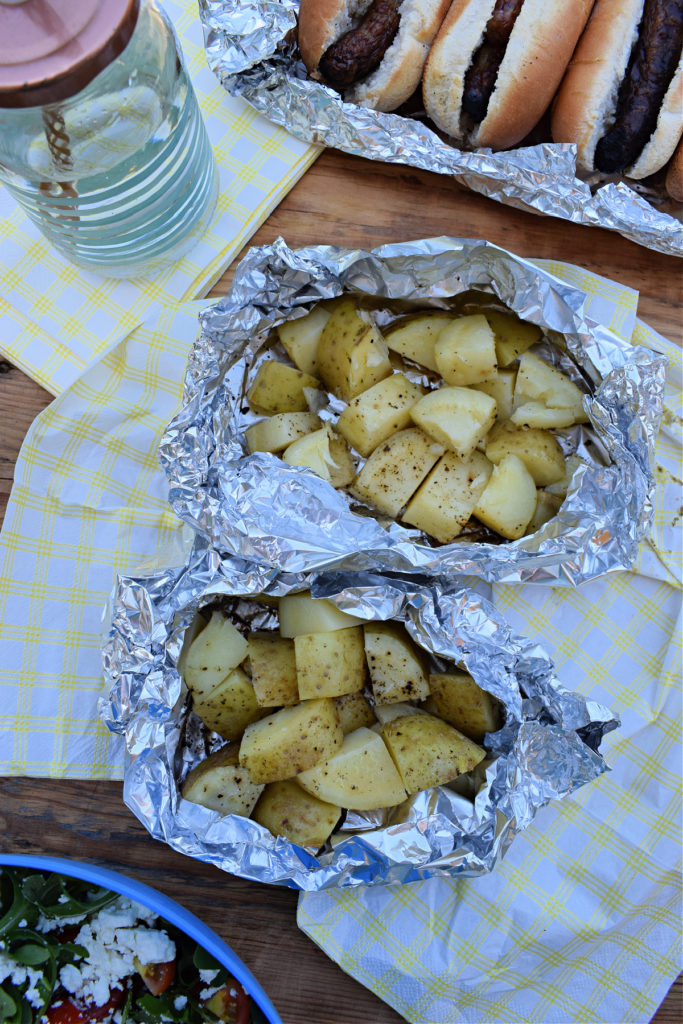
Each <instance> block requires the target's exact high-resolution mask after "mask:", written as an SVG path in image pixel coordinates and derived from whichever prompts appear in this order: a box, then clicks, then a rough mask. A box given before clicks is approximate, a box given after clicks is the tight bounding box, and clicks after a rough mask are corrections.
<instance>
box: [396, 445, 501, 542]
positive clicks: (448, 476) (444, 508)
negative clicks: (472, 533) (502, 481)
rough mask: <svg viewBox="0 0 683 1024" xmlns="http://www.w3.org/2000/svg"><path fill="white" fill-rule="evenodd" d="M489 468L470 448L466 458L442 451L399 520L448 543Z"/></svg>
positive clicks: (467, 514) (468, 513) (470, 508)
mask: <svg viewBox="0 0 683 1024" xmlns="http://www.w3.org/2000/svg"><path fill="white" fill-rule="evenodd" d="M491 469H492V466H491V463H490V462H489V460H488V459H487V458H486V456H485V455H482V453H481V452H477V451H475V452H472V454H471V456H470V457H469V459H467V460H466V461H463V460H462V459H461V458H460V457H459V456H458V455H456V454H455V452H446V453H445V454H444V455H442V456H441V458H440V459H439V461H438V462H437V464H436V466H435V467H434V469H433V470H432V471H431V473H430V474H429V476H428V477H427V479H426V480H425V481H424V483H423V484H421V485H420V487H419V488H418V490H417V491H416V492H415V494H414V495H413V497H412V498H411V499H410V501H409V502H408V505H407V506H406V509H405V512H404V513H403V516H402V519H403V521H404V522H406V523H409V524H410V525H411V526H415V527H417V529H418V530H422V531H423V532H424V533H427V534H429V536H430V537H434V538H435V539H436V540H438V541H440V542H441V543H442V544H450V542H451V541H453V540H455V538H456V537H457V536H458V534H459V533H460V532H461V530H462V528H463V526H465V524H466V523H467V521H468V520H469V518H470V516H471V515H472V511H473V509H474V506H475V505H476V503H477V501H478V500H479V495H480V494H481V492H482V491H483V490H484V487H485V486H486V484H487V482H488V479H489V477H490V475H491Z"/></svg>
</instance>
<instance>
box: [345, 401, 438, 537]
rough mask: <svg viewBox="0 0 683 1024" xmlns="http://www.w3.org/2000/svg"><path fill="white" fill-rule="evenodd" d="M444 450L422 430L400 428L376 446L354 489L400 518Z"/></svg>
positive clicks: (364, 498) (378, 506)
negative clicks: (401, 512) (407, 503)
mask: <svg viewBox="0 0 683 1024" xmlns="http://www.w3.org/2000/svg"><path fill="white" fill-rule="evenodd" d="M418 404H419V403H418ZM442 454H443V446H442V445H441V444H439V443H438V442H435V441H434V440H433V439H432V438H431V437H428V436H427V434H425V433H423V432H422V431H421V430H418V429H416V428H415V427H410V428H408V429H407V430H399V431H397V432H396V433H395V434H392V436H391V437H390V438H388V440H386V441H383V442H382V444H381V445H380V446H379V447H378V448H375V450H374V452H373V453H372V455H371V456H370V458H369V459H368V460H367V462H366V463H365V465H364V466H363V468H362V469H361V471H360V473H359V474H358V476H357V477H356V479H355V480H354V482H353V485H352V488H351V490H352V493H353V494H354V495H355V496H356V497H357V498H360V500H361V501H365V502H367V503H368V504H369V505H373V506H374V507H375V508H376V509H378V510H379V511H380V512H383V513H384V515H387V516H391V517H392V518H394V519H396V518H397V517H398V514H399V512H400V511H401V509H402V508H403V506H404V505H405V504H406V502H407V501H408V500H409V499H410V497H411V496H412V495H413V494H414V492H415V491H416V489H417V488H418V487H419V485H420V484H421V483H422V481H423V480H424V478H425V477H426V475H427V473H428V472H429V470H430V469H431V468H432V466H433V465H434V463H435V462H436V460H437V459H438V458H439V456H440V455H442Z"/></svg>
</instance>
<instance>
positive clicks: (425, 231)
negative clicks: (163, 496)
mask: <svg viewBox="0 0 683 1024" xmlns="http://www.w3.org/2000/svg"><path fill="white" fill-rule="evenodd" d="M436 235H456V236H461V237H476V238H486V239H488V240H489V241H491V242H495V243H497V244H499V245H501V246H504V247H505V248H508V249H510V250H511V251H513V252H515V253H517V254H519V255H521V256H528V257H539V258H548V259H560V260H565V261H567V262H570V263H576V264H579V265H582V266H585V267H587V268H589V269H590V270H593V271H595V272H596V273H599V274H603V275H604V276H606V277H611V278H614V279H615V280H618V281H622V282H623V283H625V284H628V285H630V286H631V287H633V288H636V289H638V290H639V292H640V302H639V307H638V313H639V316H641V317H642V319H644V320H645V321H646V322H648V323H649V324H650V325H651V326H652V327H654V328H655V329H656V330H658V331H660V332H661V333H662V334H664V335H665V336H667V337H668V338H669V339H670V340H672V341H674V342H675V343H677V344H679V345H680V344H683V321H682V320H681V315H680V305H681V297H682V295H681V288H682V277H681V263H680V261H678V260H676V259H674V258H672V257H666V256H660V255H658V254H657V253H652V252H650V251H648V250H646V249H643V248H641V247H640V246H637V245H635V244H634V243H632V242H628V241H626V240H625V239H623V238H621V237H620V236H618V235H615V234H612V233H610V232H606V231H602V230H599V229H594V228H586V227H579V226H576V225H571V224H567V223H565V222H563V221H559V220H557V221H556V220H551V219H548V218H543V217H540V216H535V215H533V214H527V213H522V212H520V211H516V210H512V209H510V208H507V207H503V206H501V205H500V204H498V203H495V202H493V201H492V200H489V199H486V198H484V197H482V196H478V195H476V194H474V193H471V192H468V191H466V190H464V189H462V188H460V187H459V186H458V185H456V184H455V183H454V182H452V181H451V180H450V179H448V178H444V177H442V176H440V175H436V174H431V173H429V172H426V171H417V170H414V169H412V168H404V167H392V166H387V165H383V164H377V163H374V162H371V161H366V160H361V159H359V158H356V157H350V156H346V155H344V154H340V153H336V152H332V151H328V152H325V153H324V154H322V156H321V157H320V158H319V159H318V161H317V162H316V164H315V165H314V166H313V167H312V168H311V170H310V171H308V172H307V174H306V175H305V176H304V177H303V179H302V180H301V181H300V182H299V183H298V184H297V185H296V186H295V188H294V189H293V190H292V191H291V192H290V194H289V195H288V196H287V197H286V198H285V199H284V201H283V202H282V203H281V204H280V206H279V207H278V208H277V209H276V210H275V211H274V213H273V214H272V215H271V216H270V218H269V219H268V221H267V222H266V223H265V224H264V225H263V226H262V227H261V229H260V230H259V231H258V232H257V234H256V235H255V237H254V238H253V239H252V242H251V243H250V244H252V245H263V244H267V243H270V242H272V241H273V240H274V239H275V238H277V237H278V236H281V237H283V238H284V239H285V241H286V242H287V243H288V244H289V245H290V246H292V247H298V246H303V245H311V244H320V243H326V244H333V245H339V246H358V247H362V248H373V247H375V246H377V245H381V244H384V243H388V242H400V241H405V240H407V239H413V238H423V237H429V236H436ZM234 267H235V264H233V266H232V267H231V268H229V270H228V271H227V272H226V274H225V275H224V276H223V278H222V279H221V280H220V281H219V282H218V284H217V285H216V286H215V287H214V288H213V290H212V293H211V294H212V295H214V296H219V295H223V294H224V293H225V291H226V290H227V288H228V286H229V284H230V282H231V280H232V277H233V274H234ZM50 400H51V396H50V395H49V394H48V393H47V392H46V391H43V390H42V389H41V388H40V387H38V385H36V384H35V383H33V382H32V381H30V380H29V379H28V378H27V377H25V376H24V375H23V374H22V373H21V372H20V371H19V370H17V369H15V368H13V367H9V366H8V365H7V364H0V424H2V428H1V429H0V520H1V517H2V515H3V514H4V510H5V507H6V503H7V498H8V495H9V490H10V486H11V480H12V474H13V468H14V464H15V462H16V458H17V454H18V451H19V448H20V445H21V442H22V440H23V437H24V435H25V433H26V431H27V429H28V427H29V426H30V424H31V422H32V421H33V419H34V418H35V416H37V415H38V413H39V412H40V411H41V410H42V409H43V408H45V406H46V405H47V404H48V403H49V401H50ZM0 851H2V852H13V853H19V852H27V853H29V852H30V853H42V854H50V855H55V856H60V855H64V856H78V857H80V858H83V859H85V860H88V861H94V862H97V863H100V864H102V865H104V866H106V867H109V868H113V869H114V870H120V871H123V872H124V873H126V874H129V875H131V876H132V877H135V878H138V879H140V880H141V881H143V882H147V883H148V884H151V885H153V886H154V887H155V888H158V889H160V890H161V891H162V892H164V893H166V894H167V895H169V896H172V897H175V898H178V899H179V901H180V902H181V903H183V905H185V906H186V907H187V908H188V909H189V910H192V911H193V912H194V913H196V914H197V915H198V916H199V917H200V918H202V920H204V921H206V923H207V924H209V925H210V926H211V927H212V928H214V929H215V930H216V931H217V932H218V934H219V935H220V936H221V937H222V938H224V939H225V940H226V941H227V942H228V943H229V944H230V945H231V946H232V947H233V948H234V950H235V952H236V953H237V954H238V955H239V956H240V957H242V959H243V960H244V961H245V963H246V964H247V966H248V967H249V968H250V969H251V970H252V971H253V972H254V974H255V975H256V977H257V978H258V979H259V980H260V981H261V982H262V984H263V985H264V987H265V988H266V989H267V991H268V992H269V993H270V995H271V996H272V998H273V1000H274V1002H275V1004H276V1006H277V1007H278V1009H279V1010H280V1013H281V1014H282V1017H283V1020H284V1021H285V1024H304V1022H305V1024H370V1022H373V1024H394V1022H398V1021H400V1020H401V1019H402V1018H400V1017H399V1016H398V1014H396V1013H395V1012H394V1011H393V1010H391V1009H390V1008H389V1007H388V1006H387V1005H386V1004H384V1003H383V1002H382V1001H381V1000H379V999H378V998H376V997H375V996H374V995H372V993H371V992H369V991H368V990H366V989H365V988H363V987H362V986H361V985H359V984H358V983H357V982H355V981H354V980H353V979H351V978H350V977H348V976H347V975H346V974H344V973H343V971H342V970H341V969H340V968H339V967H337V965H336V964H334V963H333V962H332V961H331V960H329V959H328V958H327V957H326V956H325V955H324V954H323V953H322V952H321V951H320V950H319V949H318V948H317V947H316V946H315V945H314V944H313V943H312V942H310V941H309V940H308V939H307V938H306V937H305V936H304V935H303V934H302V933H301V932H300V931H299V930H298V928H297V926H296V902H297V894H296V893H295V892H293V891H290V890H287V889H282V888H280V887H275V886H267V885H262V884H258V883H252V882H247V881H244V880H243V879H239V878H233V877H232V876H229V875H225V874H224V873H222V872H220V871H219V870H218V869H216V868H213V867H211V866H209V865H205V864H201V863H198V862H197V861H194V860H193V859H191V858H189V857H185V856H183V855H182V854H179V853H176V852H175V851H173V850H171V849H170V847H168V846H167V845H166V844H164V843H161V842H157V841H155V840H154V839H152V838H151V837H150V836H149V835H148V833H147V832H146V830H145V829H144V828H143V826H142V825H141V824H139V823H138V822H137V820H136V819H135V818H134V817H133V816H132V814H131V813H130V811H129V810H128V809H127V808H126V807H125V805H124V804H123V801H122V794H121V785H120V784H118V783H105V782H77V781H65V780H45V779H29V778H21V779H18V778H13V779H1V780H0ZM682 1016H683V985H682V984H681V980H680V979H679V980H678V981H677V982H676V983H675V984H674V986H672V989H671V991H670V992H669V994H668V995H667V997H666V998H665V1000H664V1002H663V1004H662V1006H661V1008H660V1009H659V1011H658V1012H657V1014H656V1015H655V1017H654V1018H653V1021H654V1022H655V1024H674V1022H675V1024H678V1022H679V1021H680V1020H681V1017H682ZM548 1024H551V1022H548ZM609 1024H616V1022H609Z"/></svg>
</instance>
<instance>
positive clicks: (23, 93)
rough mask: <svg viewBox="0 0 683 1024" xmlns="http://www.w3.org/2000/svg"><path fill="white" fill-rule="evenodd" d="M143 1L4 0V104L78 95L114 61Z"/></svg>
mask: <svg viewBox="0 0 683 1024" xmlns="http://www.w3.org/2000/svg"><path fill="white" fill-rule="evenodd" d="M139 7H140V0H78V2H77V3H74V0H0V107H35V106H43V105H47V104H50V103H58V102H60V101H61V100H64V99H67V97H69V96H73V95H75V94H76V93H77V92H80V90H81V89H83V88H85V86H86V85H87V84H88V83H89V82H91V81H92V79H93V78H95V76H96V75H98V74H99V73H100V71H103V70H104V68H106V67H107V65H108V64H110V63H111V62H112V61H113V60H115V59H116V58H117V57H118V56H119V54H120V53H121V52H122V50H123V49H124V48H125V46H126V44H127V43H128V41H129V39H130V37H131V36H132V34H133V30H134V28H135V24H136V22H137V17H138V10H139Z"/></svg>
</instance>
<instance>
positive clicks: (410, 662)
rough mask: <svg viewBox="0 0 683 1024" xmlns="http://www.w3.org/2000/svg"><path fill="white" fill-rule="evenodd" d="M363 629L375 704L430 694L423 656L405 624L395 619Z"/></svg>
mask: <svg viewBox="0 0 683 1024" xmlns="http://www.w3.org/2000/svg"><path fill="white" fill-rule="evenodd" d="M364 630H365V655H366V658H367V662H368V670H369V672H370V680H371V682H372V692H373V694H374V698H375V703H376V704H377V705H379V704H393V703H395V702H397V701H404V700H424V698H425V697H428V696H429V682H428V680H427V671H426V668H425V663H424V657H423V655H422V653H421V651H420V649H419V647H417V645H416V644H414V643H413V641H412V640H411V639H410V637H409V636H408V634H407V633H406V631H405V629H404V628H403V626H401V625H400V624H399V623H396V622H368V623H366V624H365V626H364Z"/></svg>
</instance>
